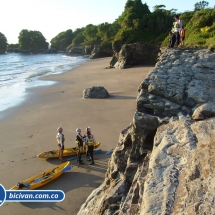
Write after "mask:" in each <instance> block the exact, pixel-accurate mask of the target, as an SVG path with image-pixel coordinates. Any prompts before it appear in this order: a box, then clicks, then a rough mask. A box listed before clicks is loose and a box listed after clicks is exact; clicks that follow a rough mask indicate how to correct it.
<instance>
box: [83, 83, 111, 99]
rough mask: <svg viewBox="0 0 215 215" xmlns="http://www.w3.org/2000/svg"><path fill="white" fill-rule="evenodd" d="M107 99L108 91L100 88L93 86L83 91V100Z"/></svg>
mask: <svg viewBox="0 0 215 215" xmlns="http://www.w3.org/2000/svg"><path fill="white" fill-rule="evenodd" d="M108 97H109V93H108V91H107V90H106V89H105V88H104V87H102V86H93V87H90V88H87V89H85V90H84V91H83V98H85V99H94V98H96V99H104V98H108Z"/></svg>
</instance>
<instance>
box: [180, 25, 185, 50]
mask: <svg viewBox="0 0 215 215" xmlns="http://www.w3.org/2000/svg"><path fill="white" fill-rule="evenodd" d="M180 38H181V46H184V39H185V29H184V27H183V26H182V28H181V31H180Z"/></svg>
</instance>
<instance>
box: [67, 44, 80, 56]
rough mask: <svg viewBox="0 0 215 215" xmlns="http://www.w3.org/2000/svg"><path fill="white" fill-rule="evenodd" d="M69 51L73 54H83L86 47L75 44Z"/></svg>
mask: <svg viewBox="0 0 215 215" xmlns="http://www.w3.org/2000/svg"><path fill="white" fill-rule="evenodd" d="M67 52H68V53H69V54H71V55H83V54H84V47H83V46H74V47H71V48H69V49H68V50H67Z"/></svg>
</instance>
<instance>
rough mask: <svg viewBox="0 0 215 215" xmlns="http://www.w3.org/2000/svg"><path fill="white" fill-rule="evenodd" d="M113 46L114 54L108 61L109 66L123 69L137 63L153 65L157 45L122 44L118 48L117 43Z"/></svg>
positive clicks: (157, 48)
mask: <svg viewBox="0 0 215 215" xmlns="http://www.w3.org/2000/svg"><path fill="white" fill-rule="evenodd" d="M113 48H114V53H115V54H114V56H113V58H112V60H111V62H110V66H111V67H115V68H119V69H125V68H128V67H131V66H134V65H138V64H142V65H143V64H145V65H155V63H156V62H157V56H158V52H159V47H158V46H155V45H146V44H138V43H137V44H136V43H133V44H124V45H122V46H121V48H120V44H117V45H116V46H114V47H113Z"/></svg>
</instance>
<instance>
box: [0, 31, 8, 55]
mask: <svg viewBox="0 0 215 215" xmlns="http://www.w3.org/2000/svg"><path fill="white" fill-rule="evenodd" d="M6 48H7V38H6V37H5V35H4V34H2V33H1V32H0V54H2V53H5V51H6Z"/></svg>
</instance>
